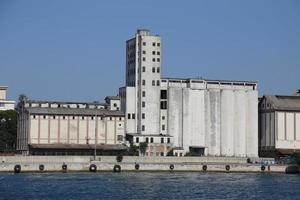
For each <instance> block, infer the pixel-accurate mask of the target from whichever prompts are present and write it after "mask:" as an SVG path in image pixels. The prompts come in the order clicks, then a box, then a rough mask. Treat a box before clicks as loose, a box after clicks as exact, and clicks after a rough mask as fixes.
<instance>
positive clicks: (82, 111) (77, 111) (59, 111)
mask: <svg viewBox="0 0 300 200" xmlns="http://www.w3.org/2000/svg"><path fill="white" fill-rule="evenodd" d="M26 110H27V111H28V112H29V113H30V114H36V115H77V116H82V115H84V116H95V115H97V116H117V117H124V116H125V114H124V113H123V112H122V111H119V110H116V111H113V110H105V109H102V110H101V109H91V108H43V107H27V108H26Z"/></svg>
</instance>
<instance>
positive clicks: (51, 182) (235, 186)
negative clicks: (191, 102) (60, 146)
mask: <svg viewBox="0 0 300 200" xmlns="http://www.w3.org/2000/svg"><path fill="white" fill-rule="evenodd" d="M0 199H5V200H9V199H30V200H35V199H38V200H41V199H64V200H68V199H74V200H82V199H143V200H146V199H186V200H189V199H299V200H300V175H285V174H239V173H143V172H140V173H134V172H131V173H126V172H122V173H119V174H118V173H49V174H48V173H43V174H27V173H26V174H9V173H0Z"/></svg>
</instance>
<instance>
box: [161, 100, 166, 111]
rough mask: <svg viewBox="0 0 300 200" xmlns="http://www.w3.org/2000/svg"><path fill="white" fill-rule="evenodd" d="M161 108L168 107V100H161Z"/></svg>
mask: <svg viewBox="0 0 300 200" xmlns="http://www.w3.org/2000/svg"><path fill="white" fill-rule="evenodd" d="M160 109H162V110H166V109H167V101H161V102H160Z"/></svg>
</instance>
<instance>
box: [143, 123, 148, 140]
mask: <svg viewBox="0 0 300 200" xmlns="http://www.w3.org/2000/svg"><path fill="white" fill-rule="evenodd" d="M142 131H145V126H144V125H142ZM147 139H148V138H146V142H147V143H148V141H147Z"/></svg>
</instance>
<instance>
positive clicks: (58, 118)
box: [17, 97, 126, 155]
mask: <svg viewBox="0 0 300 200" xmlns="http://www.w3.org/2000/svg"><path fill="white" fill-rule="evenodd" d="M111 99H113V100H111ZM106 100H107V102H112V103H113V104H112V105H110V104H101V103H80V102H54V101H35V100H27V99H26V98H24V99H23V102H22V107H21V108H20V109H19V116H18V134H17V135H18V137H17V150H19V151H21V152H22V153H23V154H25V155H26V154H31V155H93V153H94V150H95V148H96V150H97V153H98V154H111V153H116V152H120V151H123V150H126V147H125V146H124V145H123V143H124V141H125V129H124V127H125V121H124V114H123V113H122V112H121V111H119V110H118V109H117V106H118V104H119V102H120V100H118V98H117V97H115V98H113V97H107V98H106Z"/></svg>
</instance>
